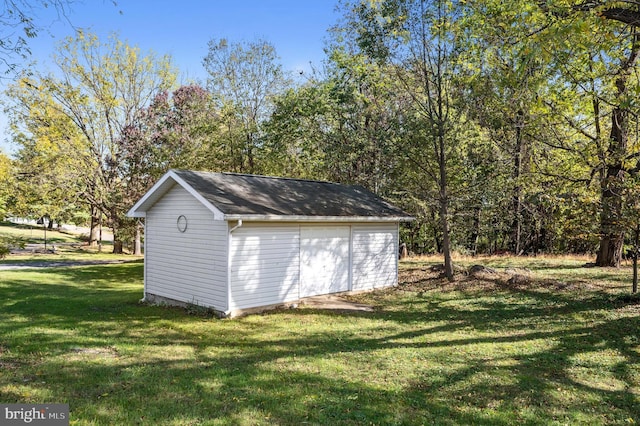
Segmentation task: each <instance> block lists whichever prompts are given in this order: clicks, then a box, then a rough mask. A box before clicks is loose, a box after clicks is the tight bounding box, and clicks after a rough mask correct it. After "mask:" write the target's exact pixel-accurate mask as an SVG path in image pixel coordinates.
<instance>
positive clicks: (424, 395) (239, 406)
mask: <svg viewBox="0 0 640 426" xmlns="http://www.w3.org/2000/svg"><path fill="white" fill-rule="evenodd" d="M435 261H436V259H417V260H411V261H407V262H403V263H402V264H401V269H402V272H401V282H402V284H401V285H400V286H399V287H398V288H395V289H389V290H384V291H377V292H373V293H368V294H361V295H357V296H353V299H354V300H356V301H358V302H364V303H370V304H373V305H375V307H376V311H375V312H373V313H368V312H360V313H340V312H332V311H321V310H314V309H308V308H300V309H296V310H282V311H273V312H270V313H267V314H264V315H253V316H248V317H244V318H240V319H234V320H217V319H212V318H207V317H205V316H201V315H194V314H188V313H187V312H186V311H185V310H182V309H175V308H165V307H153V306H145V305H140V304H138V300H139V299H140V298H141V296H142V264H141V263H129V264H119V265H100V266H84V267H68V268H59V269H53V268H51V269H27V270H13V271H0V402H3V403H25V402H28V403H44V402H49V403H69V404H70V407H71V424H78V425H92V424H100V425H102V424H104V425H112V424H119V425H134V424H148V425H157V424H163V425H200V424H211V425H256V424H290V425H299V424H382V425H392V424H416V425H420V424H442V425H456V424H477V425H512V424H530V425H538V424H540V425H548V424H557V425H564V424H572V425H573V424H589V425H594V424H595V425H597V424H634V423H637V422H640V395H639V393H640V340H639V336H638V331H639V330H640V316H639V314H640V299H639V298H637V297H633V296H630V295H629V289H630V282H629V281H630V275H631V271H630V269H629V268H628V267H626V268H622V269H620V270H613V269H596V268H583V267H582V265H583V264H584V262H585V259H576V258H555V259H553V258H534V259H524V260H522V259H512V258H486V259H459V263H460V264H463V265H465V266H469V265H470V264H472V263H482V264H484V265H487V266H491V267H494V268H496V271H497V272H496V273H495V274H488V275H484V276H481V277H475V278H473V277H469V276H461V277H459V278H458V280H457V281H456V282H455V283H453V284H449V283H446V282H445V281H443V280H442V279H441V278H439V277H438V275H437V273H435V272H431V270H430V268H429V266H430V264H431V263H432V262H435ZM508 267H518V268H524V267H526V268H528V269H529V270H530V271H524V273H525V274H526V275H527V276H528V279H527V280H526V282H515V283H511V282H507V280H506V277H507V276H506V275H504V274H503V272H504V271H505V270H506V269H505V268H508Z"/></svg>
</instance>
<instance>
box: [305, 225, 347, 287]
mask: <svg viewBox="0 0 640 426" xmlns="http://www.w3.org/2000/svg"><path fill="white" fill-rule="evenodd" d="M350 237H351V228H350V227H349V226H301V227H300V297H309V296H315V295H319V294H330V293H338V292H342V291H349V282H350V280H349V279H350V277H349V257H350V256H349V253H350V244H349V240H350Z"/></svg>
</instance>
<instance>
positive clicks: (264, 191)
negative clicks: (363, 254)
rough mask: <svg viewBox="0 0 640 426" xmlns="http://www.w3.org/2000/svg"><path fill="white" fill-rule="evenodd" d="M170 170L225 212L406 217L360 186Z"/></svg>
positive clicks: (406, 217)
mask: <svg viewBox="0 0 640 426" xmlns="http://www.w3.org/2000/svg"><path fill="white" fill-rule="evenodd" d="M173 172H174V173H176V174H177V175H178V176H179V177H180V178H182V179H183V180H184V181H185V182H186V183H187V184H189V185H190V186H191V187H192V188H193V189H194V190H195V191H197V192H198V193H199V194H200V195H201V196H202V197H203V198H204V199H206V200H207V201H208V202H210V203H211V204H213V205H214V206H215V207H216V208H218V209H220V211H222V213H224V214H225V215H249V216H250V215H257V216H311V217H313V216H319V217H351V216H359V217H365V218H366V217H371V218H374V217H379V218H401V219H403V220H408V219H410V217H409V215H408V214H407V213H405V212H403V211H402V210H400V209H399V208H397V207H395V206H393V205H391V204H389V203H387V202H386V201H384V200H383V199H381V198H380V197H378V196H376V195H375V194H373V193H372V192H369V191H367V190H366V189H364V188H363V187H361V186H350V185H340V184H337V183H331V182H320V181H311V180H302V179H288V178H278V177H268V176H256V175H245V174H235V173H207V172H194V171H186V170H174V171H173Z"/></svg>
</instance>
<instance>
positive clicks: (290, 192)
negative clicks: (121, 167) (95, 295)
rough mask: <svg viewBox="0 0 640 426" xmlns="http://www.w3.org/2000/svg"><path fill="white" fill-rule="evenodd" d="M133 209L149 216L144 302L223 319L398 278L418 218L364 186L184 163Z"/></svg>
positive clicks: (133, 212) (389, 282)
mask: <svg viewBox="0 0 640 426" xmlns="http://www.w3.org/2000/svg"><path fill="white" fill-rule="evenodd" d="M128 215H129V216H132V217H144V218H146V220H145V260H144V262H145V265H144V270H145V274H144V300H146V301H149V302H166V303H182V304H194V305H199V306H204V307H207V308H212V309H214V310H216V311H218V312H219V313H220V314H221V315H223V316H233V315H237V314H239V313H242V312H245V311H249V310H254V309H256V308H267V307H274V306H279V305H283V304H288V303H292V302H295V301H297V300H299V299H302V298H305V297H310V296H316V295H321V294H329V293H339V292H347V291H361V290H371V289H374V288H380V287H389V286H393V285H396V284H397V277H398V260H397V259H398V225H399V223H400V222H402V221H410V220H413V218H411V217H410V216H409V215H407V214H406V213H404V212H403V211H402V210H400V209H398V208H397V207H394V206H392V205H391V204H389V203H387V202H385V201H384V200H382V199H381V198H379V197H377V196H376V195H374V194H373V193H371V192H369V191H367V190H365V189H364V188H362V187H359V186H347V185H339V184H336V183H330V182H319V181H310V180H301V179H287V178H277V177H267V176H255V175H243V174H233V173H205V172H193V171H184V170H171V171H169V172H168V173H167V174H165V175H164V176H163V177H162V178H161V179H160V180H159V181H158V182H157V183H156V184H155V185H154V186H153V187H152V188H151V189H150V190H149V192H147V194H145V195H144V197H142V199H140V200H139V201H138V202H137V203H136V204H135V206H133V208H132V209H131V210H130V211H129V213H128Z"/></svg>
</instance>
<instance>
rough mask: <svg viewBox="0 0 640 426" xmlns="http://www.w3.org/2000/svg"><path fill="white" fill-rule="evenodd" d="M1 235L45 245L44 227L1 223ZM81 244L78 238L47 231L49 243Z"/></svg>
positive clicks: (55, 231)
mask: <svg viewBox="0 0 640 426" xmlns="http://www.w3.org/2000/svg"><path fill="white" fill-rule="evenodd" d="M0 234H4V235H11V236H14V237H21V238H24V239H25V240H27V241H28V242H29V243H36V244H44V228H43V226H42V225H34V226H31V225H21V224H15V223H10V222H2V221H0ZM75 242H80V240H79V239H78V236H76V235H70V234H65V233H63V232H58V231H57V230H49V229H47V243H48V244H56V243H75Z"/></svg>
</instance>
